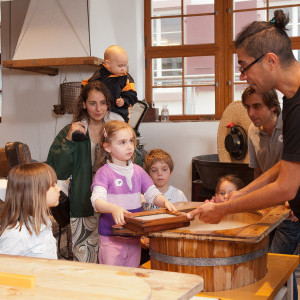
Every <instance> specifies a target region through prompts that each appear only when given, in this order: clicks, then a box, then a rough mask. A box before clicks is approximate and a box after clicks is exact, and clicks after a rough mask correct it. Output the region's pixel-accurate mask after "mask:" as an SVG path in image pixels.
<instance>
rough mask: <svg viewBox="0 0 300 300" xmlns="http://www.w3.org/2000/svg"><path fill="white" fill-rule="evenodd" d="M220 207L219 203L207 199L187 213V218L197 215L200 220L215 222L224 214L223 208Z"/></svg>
mask: <svg viewBox="0 0 300 300" xmlns="http://www.w3.org/2000/svg"><path fill="white" fill-rule="evenodd" d="M220 208H221V207H220V204H216V203H214V202H211V201H209V202H206V203H204V204H202V205H201V206H199V207H198V208H196V209H194V210H192V211H190V212H189V213H187V217H188V218H189V219H194V218H195V217H196V216H199V220H200V221H203V222H205V223H211V224H217V223H219V222H220V221H221V219H222V217H223V216H224V215H225V213H224V210H222V209H220Z"/></svg>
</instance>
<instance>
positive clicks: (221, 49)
mask: <svg viewBox="0 0 300 300" xmlns="http://www.w3.org/2000/svg"><path fill="white" fill-rule="evenodd" d="M144 3H145V46H146V47H145V49H146V99H147V101H148V102H153V103H154V106H155V107H158V108H159V109H160V111H161V109H162V107H163V105H166V104H167V105H168V109H169V112H170V119H171V120H199V119H211V118H216V119H220V118H221V115H222V112H223V111H224V109H225V108H226V106H227V105H228V104H229V103H230V102H232V101H234V100H240V98H241V93H242V91H243V90H244V88H245V87H246V82H242V81H240V80H239V75H240V74H239V72H238V64H237V58H236V55H235V53H234V52H235V49H234V43H233V41H234V38H235V36H236V34H237V33H238V32H240V30H241V29H242V27H244V26H245V25H246V24H249V23H250V22H251V21H254V20H269V19H270V17H269V16H273V11H274V10H276V9H279V8H281V9H283V10H284V11H285V12H288V13H289V16H290V24H289V27H290V28H291V30H290V31H289V34H290V37H291V39H292V44H293V49H295V55H296V57H297V58H298V55H299V54H298V51H297V49H300V39H299V35H300V34H299V33H300V0H298V1H295V0H291V1H289V0H280V1H279V0H223V1H214V0H145V2H144Z"/></svg>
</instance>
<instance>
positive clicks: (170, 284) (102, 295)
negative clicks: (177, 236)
mask: <svg viewBox="0 0 300 300" xmlns="http://www.w3.org/2000/svg"><path fill="white" fill-rule="evenodd" d="M0 271H1V272H7V273H15V274H24V275H33V276H36V285H35V287H33V288H21V287H14V286H9V285H0V299H18V300H19V299H20V300H22V299H26V300H27V299H30V300H34V299H39V300H40V299H49V300H50V299H56V300H57V299H64V300H65V299H72V300H76V299H81V300H82V299H87V300H90V299H128V300H129V299H130V300H134V299H157V300H160V299H168V300H169V299H190V298H191V297H192V296H194V295H195V294H197V293H199V292H200V291H202V289H203V279H202V278H201V277H200V276H198V275H192V274H183V273H175V272H165V271H155V270H147V269H143V268H129V267H116V266H110V265H100V264H91V263H90V264H88V263H79V262H73V261H65V260H51V259H40V258H31V257H21V256H13V255H0Z"/></svg>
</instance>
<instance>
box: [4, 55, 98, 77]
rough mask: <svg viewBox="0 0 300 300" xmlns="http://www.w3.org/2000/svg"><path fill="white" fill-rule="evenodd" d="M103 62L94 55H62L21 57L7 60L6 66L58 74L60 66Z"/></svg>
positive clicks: (90, 64) (95, 64) (92, 64)
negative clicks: (54, 56)
mask: <svg viewBox="0 0 300 300" xmlns="http://www.w3.org/2000/svg"><path fill="white" fill-rule="evenodd" d="M102 62H103V60H102V59H100V58H98V57H94V56H87V57H62V58H39V59H21V60H5V61H3V67H4V68H10V69H19V70H24V71H31V72H37V73H42V74H47V75H52V76H54V75H57V74H58V68H51V67H60V66H83V65H88V66H99V65H100V64H101V63H102Z"/></svg>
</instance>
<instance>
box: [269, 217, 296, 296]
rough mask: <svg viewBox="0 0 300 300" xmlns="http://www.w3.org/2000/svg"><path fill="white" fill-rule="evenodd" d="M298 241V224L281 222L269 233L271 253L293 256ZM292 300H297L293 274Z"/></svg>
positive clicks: (286, 221) (287, 221)
mask: <svg viewBox="0 0 300 300" xmlns="http://www.w3.org/2000/svg"><path fill="white" fill-rule="evenodd" d="M299 239H300V224H299V223H298V222H292V221H289V220H285V221H283V222H282V223H281V224H280V225H279V226H278V227H277V228H276V229H275V230H273V231H272V232H271V233H270V249H269V252H271V253H280V254H294V253H295V251H296V249H297V246H298V243H299ZM293 285H294V300H298V288H297V281H296V275H295V272H294V273H293Z"/></svg>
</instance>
